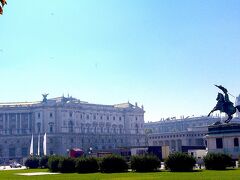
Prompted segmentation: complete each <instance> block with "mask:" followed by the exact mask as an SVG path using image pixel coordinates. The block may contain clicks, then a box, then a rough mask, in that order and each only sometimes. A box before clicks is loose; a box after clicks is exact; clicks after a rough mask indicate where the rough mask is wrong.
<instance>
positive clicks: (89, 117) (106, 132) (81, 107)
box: [0, 95, 146, 162]
mask: <svg viewBox="0 0 240 180" xmlns="http://www.w3.org/2000/svg"><path fill="white" fill-rule="evenodd" d="M143 126H144V110H143V107H138V106H137V104H135V105H132V104H130V103H129V102H128V103H123V104H115V105H101V104H90V103H87V102H83V101H80V100H78V99H75V98H72V97H64V96H62V97H58V98H53V99H47V95H43V100H42V101H39V102H20V103H0V135H1V136H0V162H3V161H8V160H9V159H22V158H23V157H26V156H28V155H29V147H30V141H31V136H32V134H33V136H34V154H37V144H38V142H37V141H38V135H39V134H40V135H41V139H40V140H41V143H40V145H41V154H42V141H43V134H44V133H47V154H61V155H66V154H67V151H69V150H70V149H71V148H81V149H83V150H84V151H85V152H87V151H88V149H89V148H90V147H91V148H92V150H93V151H94V152H97V151H111V150H114V149H117V148H118V147H127V146H142V145H146V137H145V134H144V127H143Z"/></svg>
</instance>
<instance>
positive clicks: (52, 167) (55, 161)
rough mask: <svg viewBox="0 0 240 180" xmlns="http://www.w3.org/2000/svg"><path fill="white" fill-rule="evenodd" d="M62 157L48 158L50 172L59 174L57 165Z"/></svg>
mask: <svg viewBox="0 0 240 180" xmlns="http://www.w3.org/2000/svg"><path fill="white" fill-rule="evenodd" d="M62 158H63V157H61V156H55V155H54V156H49V158H48V168H49V170H50V171H51V172H59V171H60V170H59V168H58V164H59V161H60V159H62Z"/></svg>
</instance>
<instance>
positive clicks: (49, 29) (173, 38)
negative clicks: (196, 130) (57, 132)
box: [0, 0, 240, 121]
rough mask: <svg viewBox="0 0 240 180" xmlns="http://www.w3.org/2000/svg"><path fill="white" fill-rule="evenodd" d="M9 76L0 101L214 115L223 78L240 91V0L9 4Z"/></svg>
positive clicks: (1, 50)
mask: <svg viewBox="0 0 240 180" xmlns="http://www.w3.org/2000/svg"><path fill="white" fill-rule="evenodd" d="M0 77H1V81H0V83H1V85H0V87H1V89H0V92H1V93H0V102H10V101H35V100H36V101H37V100H41V99H42V97H41V94H42V93H45V92H47V93H49V94H50V95H49V97H57V96H61V95H62V94H63V93H64V94H65V95H67V94H68V93H69V94H70V95H72V96H73V97H76V98H79V99H80V100H83V101H88V102H90V103H100V104H116V103H122V102H127V101H130V102H131V103H133V104H134V103H135V102H138V105H139V106H141V105H142V104H143V105H144V108H145V111H146V114H145V121H158V120H159V119H160V118H167V117H173V116H177V117H179V116H181V115H184V116H189V115H190V116H191V115H195V116H199V115H206V114H208V112H209V111H210V110H211V109H212V108H213V106H215V104H216V100H215V98H216V95H217V92H218V89H217V88H216V87H214V86H213V84H222V85H224V86H225V87H226V88H228V90H229V92H230V93H232V94H233V95H235V96H236V95H238V94H239V93H240V80H239V78H240V1H239V0H208V1H207V0H205V1H204V0H194V1H193V0H84V1H83V0H69V1H63V0H51V1H49V0H34V1H33V0H24V1H20V0H8V5H6V6H5V7H4V14H3V16H0ZM231 100H234V98H232V99H231Z"/></svg>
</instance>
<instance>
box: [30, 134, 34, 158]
mask: <svg viewBox="0 0 240 180" xmlns="http://www.w3.org/2000/svg"><path fill="white" fill-rule="evenodd" d="M29 154H30V156H33V134H32V138H31V144H30V151H29Z"/></svg>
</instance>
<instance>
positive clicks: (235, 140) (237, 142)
mask: <svg viewBox="0 0 240 180" xmlns="http://www.w3.org/2000/svg"><path fill="white" fill-rule="evenodd" d="M234 147H239V141H238V138H234Z"/></svg>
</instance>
